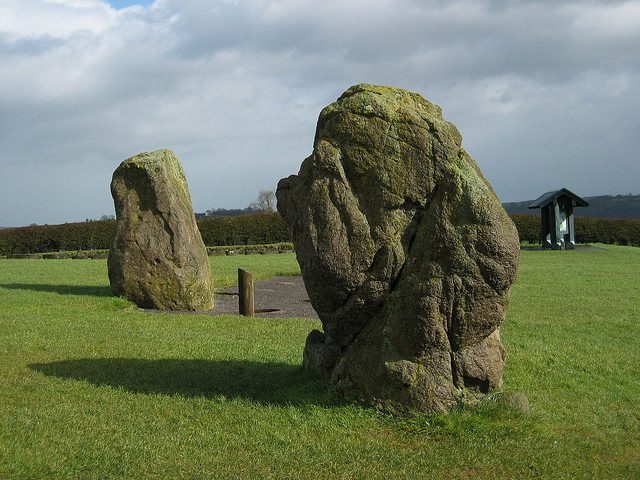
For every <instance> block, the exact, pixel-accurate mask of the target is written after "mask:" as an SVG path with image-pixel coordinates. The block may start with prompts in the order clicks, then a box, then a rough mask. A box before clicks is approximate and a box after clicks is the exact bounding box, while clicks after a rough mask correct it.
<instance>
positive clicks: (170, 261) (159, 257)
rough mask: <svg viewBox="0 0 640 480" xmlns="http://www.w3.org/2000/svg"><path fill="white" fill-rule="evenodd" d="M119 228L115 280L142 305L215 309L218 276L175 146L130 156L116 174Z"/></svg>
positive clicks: (113, 253) (112, 263) (112, 267)
mask: <svg viewBox="0 0 640 480" xmlns="http://www.w3.org/2000/svg"><path fill="white" fill-rule="evenodd" d="M111 194H112V195H113V201H114V203H115V207H116V218H117V220H116V231H115V234H114V236H113V239H112V241H111V248H110V249H109V259H108V266H109V281H110V282H111V288H112V289H113V291H114V292H115V294H116V295H121V296H123V297H126V298H128V299H129V300H131V301H133V302H135V303H136V304H137V305H138V306H140V307H145V308H159V309H162V310H195V311H204V310H210V309H212V308H213V279H212V277H211V266H210V264H209V259H208V257H207V251H206V249H205V246H204V243H203V242H202V237H201V236H200V231H199V230H198V227H197V225H196V220H195V216H194V214H193V207H192V206H191V196H190V195H189V188H188V186H187V180H186V179H185V175H184V171H183V170H182V165H180V161H179V160H178V158H177V157H176V156H175V155H174V154H173V152H172V151H170V150H158V151H156V152H153V153H141V154H140V155H136V156H135V157H131V158H128V159H127V160H125V161H124V162H122V163H121V164H120V166H119V167H118V168H117V169H116V171H115V172H114V173H113V180H112V181H111Z"/></svg>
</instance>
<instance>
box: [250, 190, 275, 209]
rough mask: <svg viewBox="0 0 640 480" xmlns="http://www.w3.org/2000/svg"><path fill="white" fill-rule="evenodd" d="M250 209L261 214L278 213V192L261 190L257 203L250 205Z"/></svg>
mask: <svg viewBox="0 0 640 480" xmlns="http://www.w3.org/2000/svg"><path fill="white" fill-rule="evenodd" d="M249 208H251V209H254V210H257V211H259V212H265V213H273V212H275V211H276V192H274V191H273V190H260V193H258V198H257V199H256V201H255V202H251V203H250V204H249Z"/></svg>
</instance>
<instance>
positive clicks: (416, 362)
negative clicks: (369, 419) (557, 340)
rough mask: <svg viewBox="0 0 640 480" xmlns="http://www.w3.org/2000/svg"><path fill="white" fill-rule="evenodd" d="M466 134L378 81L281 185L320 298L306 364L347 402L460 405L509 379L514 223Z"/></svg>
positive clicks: (331, 112) (351, 93) (328, 111)
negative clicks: (505, 327)
mask: <svg viewBox="0 0 640 480" xmlns="http://www.w3.org/2000/svg"><path fill="white" fill-rule="evenodd" d="M461 143H462V136H461V135H460V133H459V132H458V130H457V129H456V127H455V126H454V125H453V124H451V123H449V122H446V121H445V120H444V119H443V118H442V113H441V109H440V107H438V106H436V105H433V104H431V103H429V102H428V101H426V100H425V99H424V98H423V97H422V96H420V95H418V94H415V93H411V92H408V91H405V90H400V89H396V88H391V87H380V86H373V85H367V84H361V85H356V86H353V87H351V88H349V89H348V90H347V91H346V92H345V93H344V94H343V95H342V96H341V97H340V98H339V99H338V100H337V101H336V102H335V103H333V104H331V105H329V106H328V107H326V108H325V109H324V110H323V111H322V112H321V113H320V117H319V119H318V126H317V130H316V137H315V141H314V149H313V154H312V155H311V156H310V157H309V158H307V159H306V160H305V161H304V162H303V163H302V166H301V168H300V172H299V173H298V175H297V176H296V175H293V176H291V177H289V178H286V179H283V180H281V181H280V183H279V184H278V190H277V197H278V210H279V211H280V213H281V214H282V216H283V217H284V219H285V220H286V222H287V223H288V225H289V227H290V229H291V232H292V236H293V241H294V244H295V249H296V253H297V256H298V262H299V263H300V267H301V270H302V275H303V278H304V281H305V285H306V287H307V291H308V293H309V297H310V299H311V302H312V304H313V306H314V308H315V309H316V311H317V312H318V314H319V316H320V319H321V321H322V325H323V327H324V333H322V332H319V331H313V332H311V334H310V335H309V337H308V338H307V343H306V346H305V349H304V364H305V366H306V367H307V368H308V369H311V370H313V371H316V372H318V373H319V374H320V375H321V376H322V377H323V378H324V379H325V380H326V381H327V382H328V383H330V384H332V385H333V386H334V387H335V388H337V389H338V390H340V391H342V392H343V393H344V394H345V395H346V396H347V397H351V398H353V397H355V398H360V399H362V400H365V401H367V402H369V403H371V404H373V405H375V406H378V407H380V408H383V409H386V410H389V411H392V412H395V413H400V414H402V413H407V412H411V411H423V412H433V411H447V410H449V409H450V408H451V407H452V406H453V405H454V404H456V403H460V402H469V403H474V402H476V401H478V400H479V399H481V398H482V397H483V396H484V395H485V394H486V393H487V392H489V391H490V390H492V389H494V388H496V387H498V386H499V385H500V384H501V382H502V368H503V364H504V359H505V350H504V348H503V346H502V344H501V342H500V325H501V323H502V321H503V319H504V316H505V311H506V309H507V305H508V302H509V289H510V286H511V284H512V283H513V281H514V280H515V277H516V271H517V267H518V263H519V255H520V254H519V241H518V234H517V231H516V229H515V226H514V225H513V223H512V222H511V220H510V218H509V217H508V216H507V214H506V213H505V211H504V209H503V208H502V206H501V204H500V202H499V201H498V198H497V197H496V195H495V193H494V191H493V189H492V188H491V186H490V185H489V183H488V182H487V181H486V180H485V179H484V177H483V176H482V173H481V172H480V169H479V168H478V166H477V165H476V162H475V161H474V160H473V159H472V158H471V157H470V156H469V155H468V154H467V153H466V152H465V151H464V150H463V149H462V148H461Z"/></svg>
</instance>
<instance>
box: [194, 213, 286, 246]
mask: <svg viewBox="0 0 640 480" xmlns="http://www.w3.org/2000/svg"><path fill="white" fill-rule="evenodd" d="M196 222H197V223H198V228H199V229H200V234H201V235H202V240H203V241H204V244H205V245H207V246H209V247H215V246H224V245H264V244H269V243H281V242H288V241H290V239H289V229H288V228H287V224H286V223H284V220H283V219H282V217H281V216H280V215H279V214H277V213H258V214H255V215H242V216H239V217H218V218H198V219H197V220H196Z"/></svg>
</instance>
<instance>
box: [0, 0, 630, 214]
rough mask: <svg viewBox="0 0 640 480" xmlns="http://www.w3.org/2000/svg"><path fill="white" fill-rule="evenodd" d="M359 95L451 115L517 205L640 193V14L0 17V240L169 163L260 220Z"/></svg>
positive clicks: (452, 10)
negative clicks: (285, 180) (253, 206)
mask: <svg viewBox="0 0 640 480" xmlns="http://www.w3.org/2000/svg"><path fill="white" fill-rule="evenodd" d="M361 82H367V83H374V84H383V85H393V86H396V87H400V88H406V89H409V90H412V91H416V92H419V93H421V94H422V95H423V96H424V97H425V98H427V99H428V100H430V101H431V102H433V103H436V104H438V105H440V106H441V107H442V108H443V114H444V117H445V118H446V119H447V120H449V121H451V122H453V123H455V124H456V125H457V127H458V128H459V130H460V131H461V132H462V135H463V137H464V141H463V146H464V147H465V149H466V150H467V151H468V152H469V153H470V154H471V155H472V156H473V157H474V158H475V159H476V161H477V162H478V164H479V165H480V168H481V169H482V171H483V172H484V174H485V176H486V177H487V179H488V180H489V181H490V182H491V183H492V185H493V187H494V189H495V190H496V192H497V193H498V196H499V197H500V198H501V200H502V201H518V200H527V199H533V198H535V197H537V196H538V195H539V194H541V193H543V192H545V191H547V190H551V189H555V188H560V187H563V186H564V187H567V188H569V189H571V190H573V191H574V192H576V193H578V194H580V195H585V196H589V195H601V194H626V193H634V194H638V193H640V157H639V155H638V152H639V151H640V0H635V1H615V0H601V1H597V0H580V1H562V0H546V1H545V0H539V1H525V0H511V1H508V0H507V1H498V0H453V1H444V0H323V1H317V0H155V1H151V0H149V1H146V0H137V1H135V0H129V1H126V0H119V1H116V0H113V1H101V0H0V87H1V88H0V225H2V226H19V225H27V224H31V223H39V224H44V223H49V224H52V223H63V222H72V221H82V220H84V219H86V218H99V217H100V216H102V215H112V214H113V213H114V209H113V201H112V199H111V195H110V192H109V182H110V180H111V175H112V173H113V170H115V168H116V167H117V166H118V164H119V163H120V162H121V161H122V160H124V159H125V158H127V157H130V156H132V155H135V154H138V153H140V152H145V151H153V150H156V149H159V148H170V149H172V150H173V151H174V152H175V153H176V155H177V156H178V158H179V159H180V160H181V162H182V164H183V166H184V168H185V171H186V174H187V180H188V182H189V186H190V190H191V196H192V199H193V205H194V210H195V211H205V210H207V209H210V208H220V207H221V208H243V207H246V206H247V205H248V204H249V203H250V202H251V201H253V200H254V199H255V198H256V196H257V194H258V192H259V191H260V190H267V189H274V188H275V186H276V184H277V181H278V180H279V179H280V178H282V177H284V176H287V175H290V174H293V173H297V171H298V168H299V166H300V163H301V161H302V160H303V159H304V158H305V157H306V156H307V155H309V153H310V152H311V150H312V143H313V136H314V131H315V124H316V120H317V117H318V114H319V112H320V110H321V109H322V108H323V107H324V106H326V105H328V104H329V103H331V102H333V101H335V100H336V99H337V98H338V97H339V96H340V94H341V93H342V92H343V91H344V90H346V88H347V87H349V86H350V85H352V84H355V83H361Z"/></svg>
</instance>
